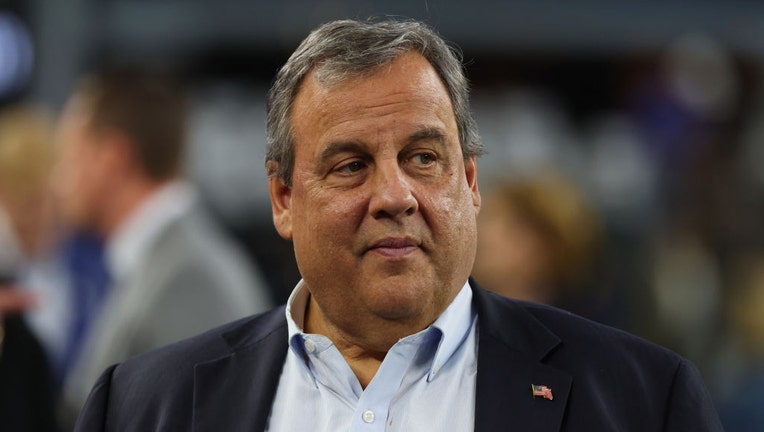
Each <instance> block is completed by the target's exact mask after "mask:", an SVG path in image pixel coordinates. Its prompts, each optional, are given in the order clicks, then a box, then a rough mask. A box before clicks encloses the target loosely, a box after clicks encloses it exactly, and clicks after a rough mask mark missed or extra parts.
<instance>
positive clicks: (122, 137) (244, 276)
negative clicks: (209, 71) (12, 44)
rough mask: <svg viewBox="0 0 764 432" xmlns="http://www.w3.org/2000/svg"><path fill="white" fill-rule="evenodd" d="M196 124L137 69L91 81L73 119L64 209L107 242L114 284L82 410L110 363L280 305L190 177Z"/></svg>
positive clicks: (66, 130) (77, 390) (75, 385)
mask: <svg viewBox="0 0 764 432" xmlns="http://www.w3.org/2000/svg"><path fill="white" fill-rule="evenodd" d="M184 128H185V124H184V104H183V101H182V98H181V96H180V94H179V93H178V91H177V90H176V89H175V88H174V86H173V85H171V84H170V82H169V81H166V80H164V79H163V78H161V77H159V76H158V75H153V74H151V73H148V72H142V71H139V70H134V69H126V68H125V69H112V70H104V71H102V72H99V73H96V74H93V75H92V76H90V77H88V78H86V79H85V80H84V81H83V82H82V84H81V85H80V86H79V88H78V89H77V90H76V91H75V93H74V95H73V96H72V98H71V100H70V101H69V102H68V104H67V106H66V108H65V110H64V113H63V115H62V119H61V125H60V128H59V129H60V132H59V141H60V145H61V160H60V162H59V165H58V167H57V174H56V175H57V178H56V187H57V193H58V195H59V196H60V199H61V207H62V213H63V214H64V216H65V218H66V219H67V221H68V222H69V223H70V224H71V225H72V226H74V227H76V228H78V229H86V230H90V231H93V232H96V233H98V234H99V235H101V236H102V237H103V238H105V239H106V242H107V244H106V261H107V263H108V268H109V270H110V275H111V280H112V283H111V288H110V291H109V293H108V295H107V296H106V298H105V300H104V302H103V304H102V305H101V306H100V307H99V308H98V311H97V312H96V314H95V318H94V319H93V321H92V322H91V323H90V324H89V325H88V326H87V329H86V330H85V333H84V339H83V341H82V345H81V349H80V350H79V355H78V356H77V358H76V359H75V362H74V365H73V367H72V369H71V371H70V373H69V375H68V377H67V379H66V382H65V383H64V385H65V388H64V396H65V398H66V403H67V405H68V406H69V408H70V409H71V410H72V411H77V410H78V409H79V408H81V406H82V404H83V403H84V402H85V399H86V398H87V394H88V392H89V389H90V388H91V387H92V385H93V383H94V382H95V381H96V379H97V377H98V375H99V374H100V373H101V371H103V369H104V368H106V367H107V366H109V365H110V364H113V363H115V362H119V361H122V360H125V359H127V358H128V357H130V356H133V355H135V354H138V353H141V352H144V351H147V350H150V349H152V348H156V347H159V346H160V345H165V344H167V343H170V342H174V341H177V340H179V339H182V338H184V337H188V336H191V335H193V334H196V333H199V332H201V331H204V330H207V329H210V328H212V327H215V326H217V325H220V324H223V323H225V322H227V321H230V320H233V319H236V318H241V317H243V316H246V315H248V314H251V313H253V312H259V311H263V310H266V309H267V308H269V307H270V306H271V304H270V298H269V292H268V291H267V289H266V287H265V285H264V284H263V282H262V279H260V278H259V277H258V275H257V274H255V273H254V272H253V271H252V269H251V268H250V266H249V264H248V263H247V262H246V260H245V258H244V256H243V255H242V254H241V253H240V252H239V250H238V249H236V248H235V247H234V245H233V244H232V242H231V241H230V240H228V239H227V238H225V236H224V235H223V233H222V232H221V231H220V230H219V229H218V228H217V227H216V226H214V224H213V223H212V222H211V221H210V220H209V219H208V217H206V216H205V215H204V213H203V212H202V211H201V208H200V207H199V205H198V204H197V203H196V198H195V194H194V191H193V189H192V188H191V187H190V185H188V184H187V183H186V182H184V181H183V180H182V178H181V161H182V157H183V155H184V151H183V150H184ZM72 420H73V419H72Z"/></svg>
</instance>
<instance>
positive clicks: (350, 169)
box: [337, 161, 366, 174]
mask: <svg viewBox="0 0 764 432" xmlns="http://www.w3.org/2000/svg"><path fill="white" fill-rule="evenodd" d="M365 167H366V164H365V163H363V162H361V161H352V162H349V163H346V164H344V165H341V166H339V167H338V168H337V171H338V172H340V173H345V174H352V173H354V172H358V171H361V170H362V169H364V168H365Z"/></svg>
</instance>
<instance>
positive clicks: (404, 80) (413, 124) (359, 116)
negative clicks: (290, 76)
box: [292, 51, 456, 150]
mask: <svg viewBox="0 0 764 432" xmlns="http://www.w3.org/2000/svg"><path fill="white" fill-rule="evenodd" d="M319 74H320V72H319V73H317V72H316V71H315V70H314V71H311V72H310V73H309V74H308V75H306V77H305V79H304V80H303V83H302V84H301V87H300V90H299V92H298V94H297V97H296V98H295V102H294V105H293V109H292V119H293V121H292V123H293V128H294V130H293V132H294V137H295V143H296V145H297V148H296V150H299V148H300V147H301V146H304V145H306V144H310V143H314V144H315V143H317V142H321V141H323V140H324V139H332V138H339V139H343V138H348V135H357V134H361V135H369V134H385V133H388V134H389V133H395V132H401V133H406V132H407V130H408V129H416V128H419V129H422V128H428V129H432V128H439V129H443V132H444V134H446V135H447V134H449V133H451V132H454V133H455V132H456V120H455V117H454V113H453V107H452V104H451V99H450V97H449V94H448V92H447V90H446V88H445V86H444V85H443V82H442V81H441V79H440V76H439V75H438V74H437V72H436V71H435V69H434V68H433V67H432V65H431V64H430V63H429V62H428V61H427V60H426V59H425V58H424V57H422V56H421V55H420V54H419V53H416V52H413V51H411V52H408V53H405V54H402V55H401V56H399V57H398V58H396V59H395V60H393V61H392V62H390V63H388V64H385V65H382V66H378V67H377V68H375V69H373V70H372V71H371V72H370V73H368V74H364V75H362V76H354V77H351V78H348V79H345V80H342V81H339V82H336V83H331V84H326V80H322V79H321V78H320V77H319V76H318V75H319ZM408 132H414V131H408Z"/></svg>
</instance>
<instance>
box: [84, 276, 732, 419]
mask: <svg viewBox="0 0 764 432" xmlns="http://www.w3.org/2000/svg"><path fill="white" fill-rule="evenodd" d="M470 283H471V285H472V286H473V287H475V288H473V292H474V295H473V302H474V305H475V307H476V309H477V313H478V338H479V339H478V373H477V391H476V401H475V430H476V431H480V432H484V431H491V432H492V431H503V430H511V431H522V432H529V431H587V432H590V431H639V432H645V431H692V432H699V431H721V430H723V429H722V426H721V423H720V422H719V419H718V416H717V414H716V411H715V409H714V407H713V404H712V401H711V398H710V397H709V395H708V392H707V391H706V389H705V387H704V385H703V382H702V380H701V378H700V375H699V373H698V371H697V369H696V368H695V367H694V366H693V365H692V364H691V363H690V362H688V361H687V360H685V359H683V358H681V357H680V356H678V355H676V354H674V353H672V352H670V351H668V350H666V349H664V348H661V347H659V346H657V345H654V344H651V343H649V342H647V341H644V340H642V339H639V338H637V337H635V336H631V335H629V334H627V333H624V332H622V331H619V330H615V329H612V328H610V327H606V326H603V325H600V324H596V323H594V322H591V321H587V320H585V319H582V318H580V317H577V316H575V315H573V314H570V313H567V312H565V311H561V310H559V309H554V308H551V307H548V306H543V305H538V304H533V303H526V302H520V301H516V300H510V299H506V298H503V297H500V296H497V295H495V294H492V293H489V292H487V291H484V290H483V289H481V288H479V287H477V284H476V283H475V282H474V281H470ZM287 338H288V335H287V326H286V319H285V317H284V307H283V306H282V307H280V308H278V309H276V310H274V311H271V312H267V313H265V314H262V315H258V316H255V317H250V318H246V319H243V320H240V321H236V322H233V323H231V324H228V325H226V326H223V327H220V328H218V329H215V330H212V331H210V332H207V333H205V334H202V335H200V336H197V337H194V338H191V339H187V340H185V341H181V342H179V343H176V344H173V345H169V346H167V347H164V348H161V349H159V350H156V351H152V352H149V353H146V354H143V355H140V356H138V357H134V358H133V359H131V360H128V361H126V362H124V363H121V364H119V365H116V366H112V367H110V368H109V369H107V370H106V371H105V372H104V374H103V375H102V376H101V378H100V379H99V380H98V382H97V383H96V385H95V387H94V388H93V391H92V393H91V395H90V398H89V399H88V402H87V404H86V406H85V408H84V410H83V412H82V414H81V415H80V418H79V420H78V423H77V426H76V427H75V431H101V430H106V431H141V432H146V431H155V430H162V431H262V430H264V429H265V428H266V425H267V422H268V416H269V414H270V411H271V405H272V402H273V398H274V395H275V392H276V387H277V386H278V382H279V376H280V373H281V369H282V366H283V364H284V359H285V357H286V353H287V349H288V343H287ZM531 384H536V385H544V386H547V387H548V388H550V389H551V390H552V394H553V400H549V399H547V398H543V397H534V396H533V394H532V390H531ZM433 397H437V395H433ZM465 403H467V401H465ZM298 412H299V407H295V413H296V414H295V415H299V414H297V413H298ZM448 413H449V407H447V406H444V407H443V410H442V412H440V413H436V414H434V415H442V416H447V415H448Z"/></svg>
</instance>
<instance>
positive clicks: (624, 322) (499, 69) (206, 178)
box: [0, 0, 764, 430]
mask: <svg viewBox="0 0 764 432" xmlns="http://www.w3.org/2000/svg"><path fill="white" fill-rule="evenodd" d="M386 15H394V16H403V17H411V18H417V19H421V20H423V21H425V22H427V23H429V24H430V25H432V26H433V27H434V28H436V29H437V30H438V31H439V32H440V33H441V35H443V36H444V37H445V38H446V39H447V40H450V41H452V42H453V43H454V44H455V45H457V46H459V47H460V48H461V50H462V52H463V55H464V59H465V61H466V64H467V72H468V76H469V78H470V80H471V82H472V85H473V99H472V107H473V111H474V113H475V116H476V118H477V121H478V125H479V127H480V130H481V135H482V137H483V141H484V144H485V146H486V148H487V150H488V154H487V155H486V156H484V157H483V158H482V159H481V160H480V161H479V172H480V182H481V183H480V184H481V190H482V192H483V195H484V199H485V201H486V202H485V208H484V212H483V214H481V222H480V229H481V240H480V251H479V257H478V265H477V266H476V268H475V276H476V277H477V279H478V281H480V282H482V283H483V284H484V285H486V287H487V288H490V289H494V290H496V291H499V292H502V293H505V294H507V295H511V296H515V297H520V298H529V299H534V300H537V301H544V302H548V303H552V304H557V305H559V306H562V307H565V308H568V309H570V310H572V311H574V312H577V313H580V314H582V315H584V316H587V317H589V318H592V319H595V320H597V321H601V322H604V323H606V324H609V325H613V326H616V327H619V328H622V329H625V330H628V331H630V332H634V333H636V334H638V335H641V336H643V337H646V338H648V339H651V340H653V341H656V342H658V343H661V344H663V345H666V346H668V347H670V348H672V349H674V350H676V351H678V352H679V353H681V354H683V355H685V356H687V357H688V358H690V359H691V360H692V361H693V362H695V363H696V364H697V365H698V366H699V368H700V369H701V371H702V373H703V375H704V377H705V379H706V382H707V384H708V386H709V388H710V389H711V390H712V393H713V395H714V397H715V399H716V400H717V402H718V406H719V409H720V413H721V414H722V416H723V421H724V422H725V425H726V426H727V428H728V429H729V430H753V429H749V428H751V427H754V426H752V425H758V426H756V427H764V426H761V425H762V424H764V420H763V419H762V418H761V416H762V415H764V414H761V410H760V409H756V408H757V407H759V408H760V407H761V406H764V360H763V359H764V169H762V168H761V167H760V164H761V163H764V88H762V85H761V84H762V79H763V78H764V4H763V3H761V2H756V1H750V0H729V1H724V2H722V1H696V2H692V5H688V4H687V3H686V2H680V1H676V0H662V1H643V2H613V1H605V0H577V1H568V2H564V3H563V2H556V1H550V0H535V1H488V0H472V1H469V2H467V1H444V0H441V1H439V0H416V1H404V0H389V1H350V0H334V1H307V0H306V1H289V0H284V1H279V2H271V1H261V0H250V1H244V0H217V1H204V0H156V1H148V0H70V1H66V2H61V1H56V0H0V108H5V107H11V106H14V105H18V104H32V105H34V106H35V107H39V108H41V109H43V110H45V111H46V112H48V113H49V114H50V115H51V116H56V115H58V113H59V110H60V109H61V107H62V105H63V104H64V102H65V100H66V98H67V97H68V95H69V93H70V92H71V90H72V87H73V85H74V83H75V82H76V81H77V79H78V78H79V77H80V75H81V74H83V73H85V72H87V71H88V70H90V69H92V68H94V67H97V66H100V65H103V64H132V65H141V66H146V67H152V68H159V69H162V70H166V71H170V72H172V73H174V74H176V76H178V77H179V78H180V79H181V80H182V81H183V82H184V83H185V84H186V86H187V88H188V90H189V92H190V96H191V101H192V104H191V121H190V122H189V139H190V142H189V145H190V151H189V152H188V154H187V172H188V174H189V175H190V177H191V178H192V179H193V180H194V182H195V183H196V184H197V185H198V186H199V188H200V191H201V196H202V199H203V200H204V202H205V203H206V204H207V205H208V206H209V208H211V209H212V210H213V212H214V214H215V215H216V217H217V218H218V220H219V222H220V223H221V224H223V226H225V227H226V229H227V231H228V232H229V233H230V234H231V235H232V236H233V237H234V238H235V239H236V240H237V241H238V242H240V244H241V245H242V246H243V247H244V248H245V249H246V251H248V253H249V254H248V256H249V257H250V258H251V260H252V261H253V262H254V263H257V264H258V265H259V266H260V268H261V269H263V271H264V273H265V277H266V279H267V280H268V282H269V283H270V285H271V287H272V289H273V291H274V296H275V298H277V299H278V300H279V301H283V300H285V299H286V297H287V296H288V294H289V292H290V290H291V289H292V288H293V286H294V284H295V283H296V282H297V280H298V278H299V275H298V273H297V269H296V265H295V264H294V259H293V256H292V251H291V245H290V244H289V243H287V242H285V241H282V240H281V239H280V238H278V236H277V234H276V232H275V230H274V229H273V227H272V222H271V219H270V205H269V202H268V197H267V187H266V181H265V179H266V176H265V169H264V166H263V158H264V153H265V150H264V146H265V130H264V118H265V106H264V105H265V104H264V100H265V92H266V90H267V88H268V86H269V84H270V81H271V79H272V78H273V76H274V75H275V73H276V71H277V69H278V67H279V66H280V65H281V64H282V63H283V62H284V61H285V60H286V58H287V56H288V55H289V54H290V53H291V51H292V50H293V49H294V48H295V47H296V45H297V44H298V43H299V41H300V40H301V39H302V38H303V37H305V36H306V34H307V32H308V31H309V30H310V29H312V28H313V27H315V26H316V25H317V24H319V23H322V22H325V21H328V20H331V19H336V18H343V17H350V18H366V17H369V16H386ZM502 272H504V273H502ZM498 275H501V277H499V276H498ZM756 416H759V417H758V418H757V417H756Z"/></svg>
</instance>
